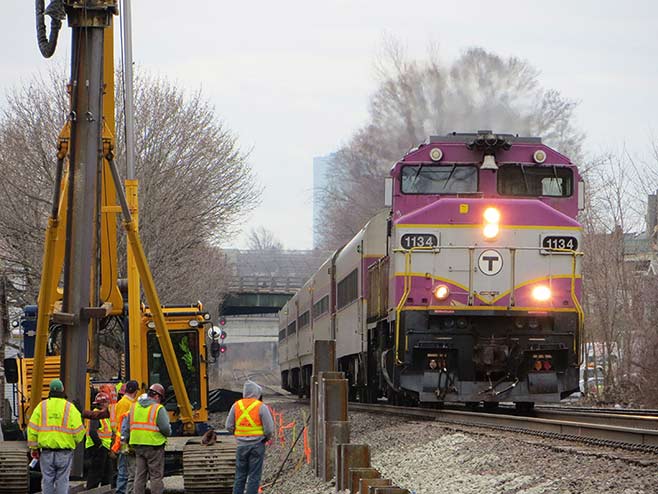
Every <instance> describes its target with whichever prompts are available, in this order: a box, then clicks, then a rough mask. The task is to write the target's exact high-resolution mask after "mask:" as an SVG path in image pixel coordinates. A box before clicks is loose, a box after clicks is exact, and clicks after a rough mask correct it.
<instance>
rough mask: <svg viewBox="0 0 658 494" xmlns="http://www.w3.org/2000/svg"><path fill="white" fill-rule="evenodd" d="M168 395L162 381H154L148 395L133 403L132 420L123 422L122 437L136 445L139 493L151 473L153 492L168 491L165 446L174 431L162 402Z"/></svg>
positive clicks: (142, 492) (136, 493)
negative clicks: (164, 480) (159, 382)
mask: <svg viewBox="0 0 658 494" xmlns="http://www.w3.org/2000/svg"><path fill="white" fill-rule="evenodd" d="M164 396H165V390H164V388H163V387H162V384H158V383H155V384H152V385H151V387H150V388H149V389H148V392H147V394H146V396H140V397H139V399H138V400H137V403H135V404H133V406H132V407H130V412H129V414H128V420H124V421H123V425H122V426H121V436H122V437H121V441H122V442H127V443H128V444H130V446H132V447H133V448H134V449H135V484H134V491H133V492H134V493H135V494H144V493H145V491H146V480H147V477H148V478H150V480H151V494H162V492H163V491H164V485H163V482H162V477H163V476H164V447H165V444H166V443H167V437H168V436H170V435H171V424H170V423H169V415H167V410H165V408H164V406H162V402H163V401H164Z"/></svg>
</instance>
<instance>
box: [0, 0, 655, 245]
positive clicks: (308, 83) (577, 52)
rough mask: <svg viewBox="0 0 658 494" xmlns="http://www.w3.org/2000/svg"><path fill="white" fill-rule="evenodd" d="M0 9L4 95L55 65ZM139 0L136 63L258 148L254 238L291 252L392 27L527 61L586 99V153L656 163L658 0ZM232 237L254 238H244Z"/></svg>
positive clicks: (547, 79) (550, 83)
mask: <svg viewBox="0 0 658 494" xmlns="http://www.w3.org/2000/svg"><path fill="white" fill-rule="evenodd" d="M2 3H3V7H4V9H3V11H4V12H5V14H4V15H3V18H4V26H3V28H2V30H0V43H1V45H0V46H2V51H1V53H2V62H0V68H1V70H0V91H2V92H4V91H5V89H6V88H8V87H11V86H15V85H19V84H20V83H21V81H24V80H26V79H28V78H29V77H30V76H31V75H32V74H34V73H36V72H37V71H44V72H45V70H46V69H47V66H48V64H52V63H54V62H53V61H52V60H46V59H43V58H41V56H40V54H39V52H38V48H37V44H36V37H35V32H34V31H35V29H34V11H33V9H34V2H31V1H25V0H20V1H19V0H2ZM46 3H48V0H46ZM132 4H133V37H134V58H135V62H136V64H137V65H138V66H139V67H140V68H141V69H146V70H148V71H150V72H152V73H154V74H158V75H161V76H165V77H167V78H168V79H170V80H172V81H174V82H177V83H179V84H180V85H182V86H184V87H186V88H189V89H190V90H191V91H193V90H197V89H201V90H202V92H203V94H204V95H205V96H206V97H207V98H208V99H210V100H211V101H212V103H213V104H214V105H215V107H216V110H217V113H218V115H219V116H220V118H221V119H222V120H223V121H224V122H225V123H226V124H227V125H228V127H230V128H231V129H233V130H234V131H235V132H236V134H237V135H238V136H239V139H240V143H241V145H242V147H243V148H244V149H251V150H252V152H251V157H250V160H251V164H252V166H253V168H254V170H255V171H256V174H257V176H258V179H259V181H260V183H261V184H262V185H263V186H264V187H265V192H264V195H263V199H262V203H261V205H260V206H259V208H258V209H257V210H256V211H255V212H254V213H253V214H252V215H251V216H250V217H249V218H247V219H246V221H245V223H244V224H245V232H246V231H247V230H248V229H249V228H250V227H252V226H258V225H263V226H265V227H267V228H269V229H270V230H272V231H273V232H274V233H275V235H276V236H277V237H278V238H279V239H280V240H282V241H283V243H284V245H285V247H286V248H293V249H300V248H310V247H311V244H312V227H311V207H312V185H311V184H312V159H313V157H314V156H320V155H325V154H327V153H330V152H332V151H335V150H336V149H337V148H338V147H339V146H340V145H341V144H342V143H344V142H345V141H346V140H347V139H348V138H349V136H350V135H351V133H352V132H353V131H354V130H355V129H356V128H358V127H359V126H360V125H361V124H363V123H364V122H365V121H366V118H367V112H368V97H369V95H370V94H371V93H372V92H373V91H374V89H375V88H376V79H375V75H374V70H373V60H374V58H375V57H376V55H377V53H378V51H379V50H380V49H381V42H382V38H383V36H384V35H385V34H386V35H391V36H393V37H396V38H398V39H399V40H400V41H401V42H402V43H404V44H405V45H406V46H407V48H408V51H409V53H410V54H411V55H413V56H418V57H422V56H423V55H424V54H425V52H426V49H427V46H428V45H429V43H430V42H435V43H438V44H439V46H440V48H441V52H442V55H443V57H444V59H445V60H447V61H450V60H452V59H454V58H456V57H457V56H458V55H459V54H460V53H461V52H462V51H463V50H464V49H466V48H468V47H471V46H481V47H483V48H485V49H487V50H489V51H491V52H493V53H497V54H499V55H504V56H517V57H520V58H523V59H526V60H528V61H529V62H530V63H531V64H532V65H533V66H535V67H536V68H537V69H539V70H540V71H541V76H540V80H541V83H542V84H543V85H544V87H546V88H554V89H557V90H559V91H560V92H561V93H562V94H563V95H564V96H566V97H568V98H571V99H575V100H577V101H579V102H580V106H579V108H578V111H577V118H578V120H577V123H578V124H579V126H580V127H581V128H582V129H583V130H584V131H585V132H586V134H587V142H586V149H587V151H589V152H590V153H598V152H602V151H606V150H619V149H623V148H626V149H627V150H628V151H630V152H631V153H632V154H634V155H636V156H638V157H640V158H647V157H648V155H649V140H650V139H651V137H654V138H655V139H654V141H657V140H658V98H657V96H656V94H657V93H658V63H656V57H657V55H656V54H657V53H658V29H657V26H658V15H657V14H658V3H656V2H655V1H649V0H639V1H629V2H625V3H623V2H619V1H614V2H613V1H602V0H599V1H593V0H588V1H584V0H579V1H573V0H571V1H569V0H552V1H550V2H547V1H545V0H544V1H539V0H537V1H527V0H526V1H524V2H520V1H507V2H493V3H492V2H490V1H480V0H470V1H469V2H438V1H436V0H434V1H412V0H409V1H406V2H400V1H390V0H378V1H369V2H366V1H358V0H352V1H347V0H344V1H343V0H325V1H323V2H314V1H305V2H301V1H294V2H292V1H279V2H272V1H268V2H262V1H251V2H221V1H217V0H212V1H211V0H196V1H195V0H185V1H181V0H177V1H174V0H133V1H132ZM60 38H61V39H60V47H59V49H58V52H57V55H56V56H55V57H54V58H55V59H59V60H68V57H69V55H70V52H69V38H70V33H69V31H68V29H64V30H63V31H62V35H60ZM0 105H2V103H1V102H0ZM455 130H458V131H472V130H476V129H455ZM494 130H495V129H494ZM504 130H513V129H504ZM410 144H411V143H410ZM227 245H230V246H237V247H241V246H244V235H243V236H241V237H238V238H235V239H232V240H230V241H228V242H227Z"/></svg>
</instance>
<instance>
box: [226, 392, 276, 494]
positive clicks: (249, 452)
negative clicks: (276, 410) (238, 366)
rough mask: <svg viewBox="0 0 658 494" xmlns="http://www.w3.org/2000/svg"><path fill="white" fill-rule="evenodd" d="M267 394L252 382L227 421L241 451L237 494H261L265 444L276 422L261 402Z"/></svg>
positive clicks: (235, 493)
mask: <svg viewBox="0 0 658 494" xmlns="http://www.w3.org/2000/svg"><path fill="white" fill-rule="evenodd" d="M262 393H263V390H262V389H261V387H260V386H259V385H258V384H256V383H255V382H252V381H247V382H245V383H244V386H243V388H242V399H241V400H238V401H236V402H235V403H234V404H233V406H232V407H231V410H230V411H229V412H228V416H227V417H226V429H227V430H228V431H229V432H230V433H232V434H233V435H234V436H235V440H236V442H237V444H238V449H237V452H236V456H235V460H236V461H235V483H234V484H233V494H243V493H244V489H245V485H246V487H247V492H246V494H257V493H258V487H259V485H260V478H261V474H262V473H263V463H264V461H265V443H266V442H268V441H269V440H270V439H271V438H272V436H273V435H274V419H273V418H272V413H271V412H270V409H269V408H268V407H267V405H264V404H263V402H262V401H261V400H260V399H261V395H262Z"/></svg>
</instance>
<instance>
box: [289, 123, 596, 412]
mask: <svg viewBox="0 0 658 494" xmlns="http://www.w3.org/2000/svg"><path fill="white" fill-rule="evenodd" d="M583 199H584V194H583V182H582V180H581V177H580V175H579V173H578V170H577V168H576V166H575V165H573V164H572V163H571V161H570V160H569V159H568V158H567V157H565V156H563V155H561V154H560V153H558V152H556V151H554V150H553V149H551V148H549V147H548V146H546V145H544V144H542V142H541V139H540V138H528V137H518V136H513V135H501V134H492V133H491V132H490V131H482V132H478V133H477V134H456V133H455V134H450V135H448V136H443V137H430V138H429V139H428V140H427V142H425V143H424V144H422V145H420V146H419V147H418V148H416V149H413V150H411V151H410V152H409V153H407V154H406V156H404V157H403V158H402V159H401V160H400V161H399V162H397V163H396V164H395V166H394V167H393V169H392V170H391V177H390V178H389V179H387V187H386V204H387V206H388V207H387V208H386V209H384V210H382V211H381V212H380V213H379V214H377V215H376V216H374V217H373V218H372V219H371V220H370V221H369V222H368V223H367V224H366V226H365V227H364V228H363V229H362V230H361V231H360V232H359V233H358V234H357V235H356V236H355V237H354V238H353V239H352V240H351V241H350V242H348V243H347V244H346V245H345V246H343V247H342V248H341V249H339V250H338V251H336V252H335V253H334V254H333V256H332V257H331V258H330V259H328V260H327V261H326V262H325V263H324V264H323V265H322V266H321V268H320V269H319V270H318V271H317V272H316V274H315V275H314V276H313V277H312V278H311V279H310V280H309V281H308V282H307V283H306V285H305V286H304V287H303V288H302V289H301V290H300V291H299V292H298V293H297V294H296V295H295V296H294V297H293V298H292V299H291V300H290V301H289V302H288V303H287V305H286V306H285V307H284V308H283V309H282V311H281V312H280V332H279V341H280V347H279V361H280V364H281V372H282V380H283V386H284V387H285V388H287V389H289V390H291V391H296V392H300V393H304V392H307V390H308V387H309V384H310V376H311V374H312V368H311V367H312V348H313V340H316V339H319V340H326V339H335V340H336V354H337V355H336V356H337V358H338V367H339V369H340V370H342V371H345V372H346V374H347V376H348V377H349V379H350V389H351V392H352V395H353V396H352V397H353V398H357V399H360V400H362V401H374V400H376V399H377V398H381V397H387V398H388V399H389V400H390V401H392V402H400V401H409V400H411V401H415V402H421V403H431V402H435V403H436V402H443V401H462V402H480V401H483V402H485V403H492V402H494V403H495V402H499V401H508V402H510V401H512V402H515V403H517V405H519V406H520V407H528V406H531V404H532V403H534V402H542V401H557V400H559V399H561V398H564V397H566V396H568V395H569V394H571V393H572V392H574V391H576V390H577V389H578V369H579V353H580V352H579V347H580V335H581V331H582V326H583V311H582V308H581V305H580V298H581V254H582V252H581V250H580V247H581V243H582V241H581V240H582V237H581V234H582V229H581V226H580V224H579V223H578V221H577V219H576V217H577V214H578V211H579V210H580V209H582V205H583V204H582V203H583Z"/></svg>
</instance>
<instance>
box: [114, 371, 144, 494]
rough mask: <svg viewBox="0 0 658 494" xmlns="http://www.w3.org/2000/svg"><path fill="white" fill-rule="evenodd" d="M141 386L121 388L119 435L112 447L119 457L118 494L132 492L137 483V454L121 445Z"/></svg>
mask: <svg viewBox="0 0 658 494" xmlns="http://www.w3.org/2000/svg"><path fill="white" fill-rule="evenodd" d="M138 389H139V384H137V381H132V380H131V381H128V382H127V383H126V384H124V385H123V386H122V387H121V390H120V392H119V394H123V396H122V397H121V399H120V400H119V401H118V402H117V405H116V408H115V413H116V417H117V434H116V437H115V439H114V444H113V445H112V451H113V452H114V453H115V454H118V455H119V459H118V461H117V465H118V467H117V487H116V494H127V493H129V492H132V490H133V483H134V481H135V452H134V451H133V450H132V448H130V446H129V445H128V444H123V445H122V444H121V426H122V424H123V420H124V419H125V417H127V416H128V412H130V407H131V406H132V405H133V403H135V400H136V399H137V391H138Z"/></svg>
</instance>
